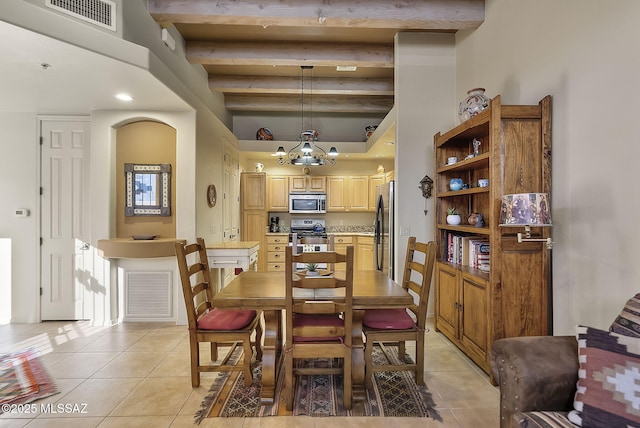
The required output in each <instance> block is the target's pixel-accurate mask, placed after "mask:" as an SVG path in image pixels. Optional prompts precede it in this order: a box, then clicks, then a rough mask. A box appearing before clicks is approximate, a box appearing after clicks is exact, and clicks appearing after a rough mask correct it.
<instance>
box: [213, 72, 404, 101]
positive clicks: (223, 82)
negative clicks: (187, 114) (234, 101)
mask: <svg viewBox="0 0 640 428" xmlns="http://www.w3.org/2000/svg"><path fill="white" fill-rule="evenodd" d="M301 86H302V85H301V80H300V78H298V77H286V76H236V75H209V88H211V89H213V90H214V91H218V92H224V93H225V94H229V93H245V94H246V93H251V94H276V93H279V94H296V95H300V94H301V93H302V90H301ZM311 91H313V92H312V93H313V95H314V96H315V95H386V96H389V95H390V96H393V78H392V77H388V78H353V77H343V78H313V79H311V78H307V79H305V93H307V92H311Z"/></svg>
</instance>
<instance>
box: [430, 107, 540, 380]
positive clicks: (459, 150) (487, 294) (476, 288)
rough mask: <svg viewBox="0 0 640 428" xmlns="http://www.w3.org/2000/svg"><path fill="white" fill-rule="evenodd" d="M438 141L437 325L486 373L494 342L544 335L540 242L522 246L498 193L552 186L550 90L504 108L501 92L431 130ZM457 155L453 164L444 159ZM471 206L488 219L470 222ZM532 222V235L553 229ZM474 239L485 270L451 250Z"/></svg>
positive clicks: (436, 212) (436, 227)
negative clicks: (457, 181) (448, 125)
mask: <svg viewBox="0 0 640 428" xmlns="http://www.w3.org/2000/svg"><path fill="white" fill-rule="evenodd" d="M474 141H476V146H477V147H478V152H477V153H474ZM478 142H479V143H480V144H479V145H478V144H477V143H478ZM434 147H435V162H436V165H435V172H436V174H435V180H434V195H435V231H436V237H435V239H436V241H437V245H438V248H439V249H440V250H439V252H438V255H437V261H436V266H435V294H434V295H435V327H436V330H438V331H440V332H442V333H443V334H444V335H445V336H446V337H447V338H449V339H450V340H451V341H452V342H453V343H454V344H455V345H456V346H458V347H459V348H460V349H461V350H462V351H463V352H464V353H465V354H466V355H467V356H469V358H471V359H472V360H473V361H474V362H475V363H476V364H478V366H480V367H481V368H482V369H483V370H485V371H486V372H487V373H490V365H489V359H490V355H491V345H492V344H493V342H494V341H495V340H497V339H500V338H503V337H516V336H538V335H545V334H549V333H550V321H549V312H548V311H549V310H550V309H549V299H550V297H551V296H550V293H551V291H550V283H549V278H550V277H551V272H550V269H551V266H550V255H549V252H548V250H547V248H546V245H545V244H544V243H542V242H521V243H519V242H518V240H517V233H518V232H524V226H523V227H501V226H500V225H499V219H500V211H501V197H502V196H503V195H505V194H512V193H530V192H535V193H549V194H550V192H551V97H549V96H547V97H545V98H544V99H542V100H541V101H540V102H539V103H538V104H537V105H502V102H501V98H500V96H497V97H495V98H494V99H492V100H491V102H490V104H489V107H488V108H487V109H486V110H484V111H483V112H481V113H479V114H478V115H476V116H473V117H472V118H470V119H469V120H467V121H465V122H463V123H461V124H460V125H458V126H456V127H455V128H453V129H451V130H449V131H447V132H445V133H443V134H441V133H437V134H436V135H435V136H434ZM469 155H471V156H469ZM454 156H455V157H457V159H458V161H457V162H455V163H453V164H449V163H447V159H448V158H449V157H454ZM453 178H461V179H462V182H463V183H467V184H468V188H466V189H465V188H463V189H460V190H451V189H450V187H449V183H450V181H451V179H453ZM479 179H488V180H489V185H488V186H487V187H479V186H478V180H479ZM454 207H455V208H456V209H457V210H458V211H459V213H460V216H461V217H462V219H463V223H461V224H458V225H451V224H448V223H447V221H446V218H447V214H448V213H447V211H448V210H449V209H452V208H454ZM471 213H479V214H482V216H483V217H484V222H485V224H484V225H483V226H482V227H475V226H474V225H470V224H467V221H466V220H467V218H468V217H469V215H470V214H471ZM532 229H533V230H532V234H533V236H534V238H543V239H546V238H548V237H550V236H551V235H550V228H540V227H538V228H536V227H534V228H532ZM470 239H476V240H484V241H485V245H488V247H489V250H490V252H489V256H488V264H486V265H485V266H486V267H485V269H484V270H480V269H477V268H474V267H472V266H469V265H468V264H463V263H462V260H460V259H458V258H457V257H456V255H455V254H452V253H455V251H452V250H451V249H454V248H455V249H462V250H464V249H465V246H466V245H468V240H470ZM465 243H466V244H465ZM467 248H469V247H467ZM461 253H464V251H462V252H461ZM452 256H453V257H452Z"/></svg>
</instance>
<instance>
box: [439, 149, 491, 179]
mask: <svg viewBox="0 0 640 428" xmlns="http://www.w3.org/2000/svg"><path fill="white" fill-rule="evenodd" d="M488 166H489V153H481V154H479V155H478V156H476V157H473V158H470V159H463V160H461V161H458V162H456V163H454V164H453V165H445V166H443V167H441V168H438V169H437V171H436V172H437V173H438V174H440V173H443V172H448V171H453V172H457V171H460V172H461V171H469V170H473V169H479V168H487V167H488Z"/></svg>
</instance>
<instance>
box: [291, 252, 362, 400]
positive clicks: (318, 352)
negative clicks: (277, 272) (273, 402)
mask: <svg viewBox="0 0 640 428" xmlns="http://www.w3.org/2000/svg"><path fill="white" fill-rule="evenodd" d="M353 257H354V249H353V246H349V247H347V250H346V254H338V253H336V252H334V251H326V252H309V253H302V254H295V255H294V254H293V252H292V249H291V247H287V248H286V249H285V265H286V266H285V269H286V272H285V283H286V287H285V289H286V291H285V296H286V299H285V318H286V321H285V348H284V355H285V359H284V365H285V367H284V368H285V393H284V399H285V403H286V408H287V410H292V409H293V397H294V395H295V384H296V377H297V376H300V375H315V374H337V375H339V374H342V375H343V379H344V381H343V384H344V407H345V409H350V408H351V402H352V379H351V344H352V337H351V333H352V332H351V329H352V318H353V314H352V312H353V310H352V306H353ZM296 263H328V264H331V263H345V266H346V267H345V271H344V273H343V275H340V277H336V276H335V275H328V276H308V275H307V274H306V273H303V272H296V271H295V268H294V266H295V264H296ZM335 289H343V290H344V292H337V290H335ZM317 296H323V297H321V298H319V297H317ZM332 296H335V298H332ZM318 358H338V359H341V360H342V365H341V366H339V367H329V368H326V367H315V366H312V367H308V366H307V367H305V366H304V365H303V364H302V362H303V361H302V360H309V359H318Z"/></svg>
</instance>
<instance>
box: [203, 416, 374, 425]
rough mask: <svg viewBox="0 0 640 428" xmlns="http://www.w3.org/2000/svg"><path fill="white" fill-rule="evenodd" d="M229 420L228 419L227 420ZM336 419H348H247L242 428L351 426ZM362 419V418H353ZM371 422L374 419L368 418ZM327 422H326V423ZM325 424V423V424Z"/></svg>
mask: <svg viewBox="0 0 640 428" xmlns="http://www.w3.org/2000/svg"><path fill="white" fill-rule="evenodd" d="M210 419H223V418H210ZM227 419H228V418H227ZM334 419H342V420H343V419H347V418H331V419H329V420H327V419H324V418H321V419H320V421H318V418H312V417H309V416H281V417H269V418H245V422H244V425H242V428H316V427H318V428H319V427H324V426H326V425H327V423H328V422H331V426H340V427H341V428H348V427H350V425H344V424H343V422H341V421H336V422H335V423H334ZM352 419H360V418H352ZM368 419H369V420H371V419H372V418H368ZM325 421H326V422H325ZM323 422H324V423H323ZM354 426H357V427H364V425H363V424H359V425H354Z"/></svg>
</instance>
